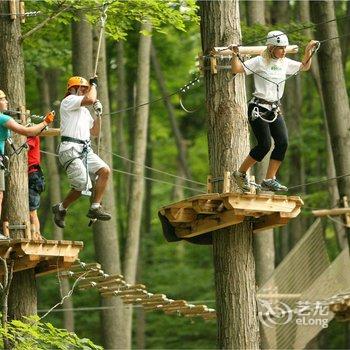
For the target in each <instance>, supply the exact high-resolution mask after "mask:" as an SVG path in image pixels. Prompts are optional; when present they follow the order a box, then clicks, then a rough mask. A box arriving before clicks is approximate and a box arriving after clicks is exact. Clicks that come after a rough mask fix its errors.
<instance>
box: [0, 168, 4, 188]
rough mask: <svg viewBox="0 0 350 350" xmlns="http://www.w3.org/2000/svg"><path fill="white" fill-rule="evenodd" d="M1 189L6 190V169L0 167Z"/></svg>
mask: <svg viewBox="0 0 350 350" xmlns="http://www.w3.org/2000/svg"><path fill="white" fill-rule="evenodd" d="M0 191H1V192H4V191H5V169H0Z"/></svg>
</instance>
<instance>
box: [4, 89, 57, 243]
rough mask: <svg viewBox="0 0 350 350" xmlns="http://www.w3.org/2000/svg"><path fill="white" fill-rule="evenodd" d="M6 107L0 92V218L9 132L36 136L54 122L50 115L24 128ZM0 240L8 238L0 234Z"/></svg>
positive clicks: (5, 100) (6, 104)
mask: <svg viewBox="0 0 350 350" xmlns="http://www.w3.org/2000/svg"><path fill="white" fill-rule="evenodd" d="M7 107H8V101H7V99H6V95H5V93H4V92H3V91H2V90H0V216H1V213H2V200H3V196H4V191H5V167H4V164H3V158H4V155H5V142H6V140H7V139H8V138H9V137H10V136H11V131H13V132H15V133H17V134H20V135H24V136H36V135H38V134H40V132H41V131H43V130H44V129H45V127H46V126H48V125H49V124H50V123H52V122H53V120H54V115H53V114H52V113H50V114H48V115H47V116H46V117H45V118H44V120H43V121H42V122H41V123H39V124H37V125H34V126H30V127H25V126H23V125H21V124H19V123H17V122H16V121H15V120H14V119H13V118H11V117H10V116H8V115H6V114H5V113H4V112H5V111H6V110H7ZM0 239H9V238H8V237H6V236H4V235H3V234H1V233H0Z"/></svg>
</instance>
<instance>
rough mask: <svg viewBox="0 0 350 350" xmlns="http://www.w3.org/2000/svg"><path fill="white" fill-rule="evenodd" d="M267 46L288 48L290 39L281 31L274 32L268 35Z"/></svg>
mask: <svg viewBox="0 0 350 350" xmlns="http://www.w3.org/2000/svg"><path fill="white" fill-rule="evenodd" d="M266 45H273V46H288V45H289V41H288V37H287V35H286V34H284V33H283V32H281V31H279V30H273V31H271V32H269V33H268V34H267V37H266Z"/></svg>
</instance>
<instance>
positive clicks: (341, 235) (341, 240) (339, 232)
mask: <svg viewBox="0 0 350 350" xmlns="http://www.w3.org/2000/svg"><path fill="white" fill-rule="evenodd" d="M298 5H299V14H300V20H301V22H306V23H308V22H310V4H309V2H308V1H300V2H299V3H298ZM304 34H305V35H306V36H307V37H309V38H312V33H311V30H310V29H305V31H304ZM311 74H312V76H313V79H314V81H315V85H316V87H317V91H318V94H319V96H320V101H321V105H322V111H323V117H324V120H325V121H324V123H325V127H326V135H327V136H326V137H327V144H326V147H327V177H328V178H333V177H335V176H336V172H335V166H334V156H333V150H332V146H331V142H330V136H329V130H328V125H327V117H326V112H325V107H324V101H323V96H322V87H321V77H320V70H319V66H318V62H317V59H316V58H314V59H313V62H312V65H311ZM328 191H329V194H330V197H331V203H330V205H331V207H335V206H339V190H338V187H337V183H336V181H329V182H328ZM333 225H334V229H335V232H336V236H337V242H338V246H339V248H340V250H343V249H344V248H345V246H346V245H347V240H346V232H345V228H344V226H343V225H341V224H338V223H333Z"/></svg>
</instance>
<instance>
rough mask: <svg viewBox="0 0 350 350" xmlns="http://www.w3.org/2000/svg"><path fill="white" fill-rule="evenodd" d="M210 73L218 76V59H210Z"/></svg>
mask: <svg viewBox="0 0 350 350" xmlns="http://www.w3.org/2000/svg"><path fill="white" fill-rule="evenodd" d="M210 71H211V74H217V72H218V69H217V62H216V58H214V57H210Z"/></svg>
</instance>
